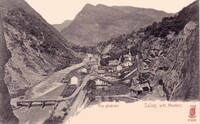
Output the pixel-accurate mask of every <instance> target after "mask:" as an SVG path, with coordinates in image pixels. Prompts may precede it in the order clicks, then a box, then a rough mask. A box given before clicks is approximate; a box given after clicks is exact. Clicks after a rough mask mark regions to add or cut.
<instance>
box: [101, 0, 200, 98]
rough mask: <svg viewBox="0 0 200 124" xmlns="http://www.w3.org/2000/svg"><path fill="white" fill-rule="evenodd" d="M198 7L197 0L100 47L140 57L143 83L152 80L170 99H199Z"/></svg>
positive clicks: (141, 80) (140, 76) (112, 53)
mask: <svg viewBox="0 0 200 124" xmlns="http://www.w3.org/2000/svg"><path fill="white" fill-rule="evenodd" d="M198 8H199V3H198V1H195V2H194V3H192V4H190V5H189V6H187V7H185V8H183V9H182V10H181V11H180V12H179V13H178V14H177V15H175V16H174V17H167V18H163V20H162V21H161V22H159V23H157V22H154V23H153V24H152V25H150V26H148V27H146V28H145V29H144V30H139V31H138V32H132V33H131V34H128V35H123V36H120V37H118V38H114V39H111V40H110V41H108V42H107V43H102V44H99V45H98V47H97V48H98V50H99V51H100V52H101V53H105V54H108V55H111V56H120V55H122V54H124V53H127V51H130V52H131V54H132V56H137V57H136V58H138V59H137V62H138V71H139V74H138V79H139V80H140V83H144V80H145V82H149V83H150V85H151V87H152V88H153V90H158V89H156V88H157V87H158V86H162V90H163V91H164V92H165V96H166V99H167V100H172V101H173V100H175V101H177V100H186V101H187V100H188V101H190V100H199V18H198V15H199V11H198Z"/></svg>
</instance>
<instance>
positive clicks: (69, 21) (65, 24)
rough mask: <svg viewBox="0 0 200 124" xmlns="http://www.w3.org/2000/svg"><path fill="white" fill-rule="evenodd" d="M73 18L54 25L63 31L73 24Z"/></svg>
mask: <svg viewBox="0 0 200 124" xmlns="http://www.w3.org/2000/svg"><path fill="white" fill-rule="evenodd" d="M71 22H72V21H71V20H66V21H64V22H63V23H62V24H54V25H52V26H53V27H54V28H55V29H56V30H57V31H59V32H61V31H62V30H63V29H64V28H66V27H68V26H69V25H70V24H71Z"/></svg>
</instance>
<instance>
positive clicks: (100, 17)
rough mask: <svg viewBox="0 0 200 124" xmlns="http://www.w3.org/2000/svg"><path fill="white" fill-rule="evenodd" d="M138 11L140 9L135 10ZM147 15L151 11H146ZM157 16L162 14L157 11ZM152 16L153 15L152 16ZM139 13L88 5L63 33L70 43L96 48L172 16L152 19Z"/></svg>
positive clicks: (159, 16)
mask: <svg viewBox="0 0 200 124" xmlns="http://www.w3.org/2000/svg"><path fill="white" fill-rule="evenodd" d="M135 9H138V8H135ZM145 11H146V13H147V12H148V11H149V10H148V9H147V10H145ZM155 12H157V13H154V14H155V15H156V14H160V12H158V11H156V10H155ZM151 15H152V14H151ZM151 15H149V16H147V14H146V15H144V14H140V13H139V12H137V13H136V12H135V13H132V12H129V13H127V12H124V11H122V10H120V9H119V8H118V7H109V6H106V5H102V4H98V5H96V6H94V5H91V4H86V5H85V6H84V7H83V9H82V10H81V11H80V12H79V13H78V14H77V15H76V17H75V19H74V20H73V21H72V23H71V24H70V25H69V26H68V27H67V28H64V29H63V30H62V31H61V34H62V35H63V36H64V37H65V38H66V39H68V41H69V42H71V43H73V44H75V45H81V46H94V45H97V44H98V43H100V42H104V41H106V40H109V39H110V38H112V37H115V36H117V35H120V34H124V33H130V31H132V30H138V29H139V28H142V27H144V26H148V25H149V24H151V23H152V22H154V21H158V19H159V20H161V19H162V18H163V17H165V16H171V14H167V13H162V12H161V14H160V15H158V17H156V18H155V17H151Z"/></svg>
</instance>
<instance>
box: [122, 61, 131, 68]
mask: <svg viewBox="0 0 200 124" xmlns="http://www.w3.org/2000/svg"><path fill="white" fill-rule="evenodd" d="M132 65H133V63H132V62H130V61H127V62H125V63H124V66H125V67H130V66H132Z"/></svg>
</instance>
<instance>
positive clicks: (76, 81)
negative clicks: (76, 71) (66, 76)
mask: <svg viewBox="0 0 200 124" xmlns="http://www.w3.org/2000/svg"><path fill="white" fill-rule="evenodd" d="M70 84H71V85H78V84H79V80H78V78H77V77H76V76H73V77H72V78H71V80H70Z"/></svg>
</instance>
